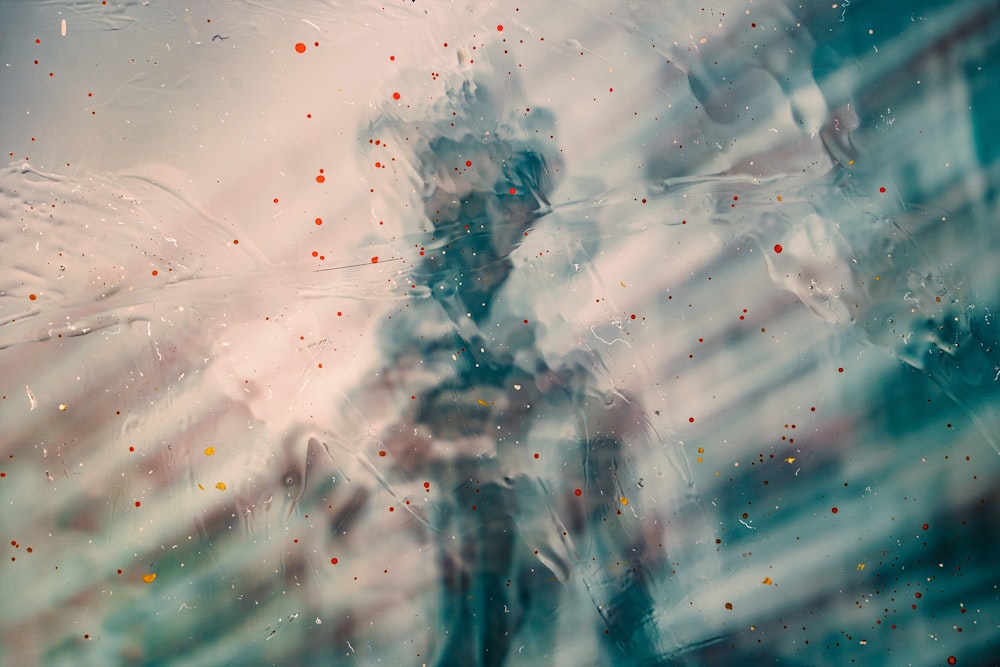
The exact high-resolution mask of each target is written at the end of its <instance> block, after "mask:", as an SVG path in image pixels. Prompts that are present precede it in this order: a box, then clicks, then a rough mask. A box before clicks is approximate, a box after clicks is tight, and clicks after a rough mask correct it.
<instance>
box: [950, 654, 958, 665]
mask: <svg viewBox="0 0 1000 667" xmlns="http://www.w3.org/2000/svg"><path fill="white" fill-rule="evenodd" d="M957 662H958V658H956V657H955V656H953V655H949V656H948V664H949V665H954V664H955V663H957Z"/></svg>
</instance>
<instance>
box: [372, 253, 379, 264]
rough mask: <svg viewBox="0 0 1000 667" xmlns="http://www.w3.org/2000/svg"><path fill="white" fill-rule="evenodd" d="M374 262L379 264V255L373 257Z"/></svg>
mask: <svg viewBox="0 0 1000 667" xmlns="http://www.w3.org/2000/svg"><path fill="white" fill-rule="evenodd" d="M372 264H378V255H375V256H374V257H372Z"/></svg>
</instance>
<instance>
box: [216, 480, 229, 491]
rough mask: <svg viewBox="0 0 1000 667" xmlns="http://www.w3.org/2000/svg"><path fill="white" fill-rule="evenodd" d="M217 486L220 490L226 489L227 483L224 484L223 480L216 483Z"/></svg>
mask: <svg viewBox="0 0 1000 667" xmlns="http://www.w3.org/2000/svg"><path fill="white" fill-rule="evenodd" d="M215 488H217V489H218V490H219V491H225V490H226V485H225V484H223V483H222V482H219V483H218V484H216V485H215Z"/></svg>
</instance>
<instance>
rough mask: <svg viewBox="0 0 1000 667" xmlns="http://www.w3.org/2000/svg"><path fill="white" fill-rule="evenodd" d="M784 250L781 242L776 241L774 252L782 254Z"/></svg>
mask: <svg viewBox="0 0 1000 667" xmlns="http://www.w3.org/2000/svg"><path fill="white" fill-rule="evenodd" d="M782 250H784V248H782V247H781V244H780V243H775V244H774V252H776V253H778V254H779V255H780V254H781V251H782Z"/></svg>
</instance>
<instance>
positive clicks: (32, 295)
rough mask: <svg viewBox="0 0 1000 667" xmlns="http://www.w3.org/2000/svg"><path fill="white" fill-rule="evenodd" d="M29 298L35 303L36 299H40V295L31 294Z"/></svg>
mask: <svg viewBox="0 0 1000 667" xmlns="http://www.w3.org/2000/svg"><path fill="white" fill-rule="evenodd" d="M28 298H29V299H31V300H32V301H34V300H35V299H37V298H38V295H37V294H29V295H28Z"/></svg>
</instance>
